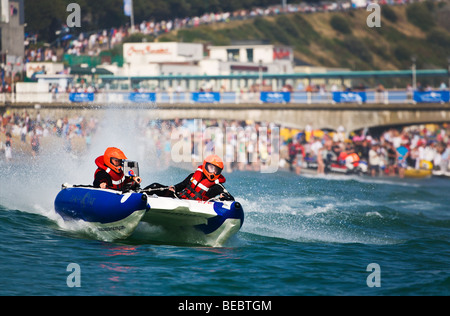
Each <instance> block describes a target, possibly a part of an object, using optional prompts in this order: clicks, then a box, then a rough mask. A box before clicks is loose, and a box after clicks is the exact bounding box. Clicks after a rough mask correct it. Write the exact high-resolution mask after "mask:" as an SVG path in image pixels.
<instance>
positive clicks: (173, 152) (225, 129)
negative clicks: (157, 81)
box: [0, 111, 450, 177]
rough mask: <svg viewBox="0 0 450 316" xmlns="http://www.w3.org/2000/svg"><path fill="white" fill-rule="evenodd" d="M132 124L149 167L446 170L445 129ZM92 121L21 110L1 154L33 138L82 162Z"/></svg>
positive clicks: (385, 172) (5, 127)
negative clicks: (353, 163)
mask: <svg viewBox="0 0 450 316" xmlns="http://www.w3.org/2000/svg"><path fill="white" fill-rule="evenodd" d="M136 120H137V121H136V122H135V123H133V124H132V125H133V126H134V128H135V133H136V135H135V138H133V139H134V141H136V147H137V148H139V155H138V156H139V157H137V158H138V159H139V160H141V161H142V162H143V163H149V164H150V165H152V166H156V167H157V168H163V167H168V166H169V165H172V164H177V163H180V162H181V163H190V164H192V166H193V167H195V166H196V165H197V164H199V163H200V162H201V161H202V157H205V155H208V154H210V153H216V154H219V155H221V156H222V157H223V160H224V162H225V172H232V171H234V170H241V171H242V170H248V171H263V170H268V169H267V168H270V170H272V171H276V170H278V169H284V170H291V171H295V172H296V173H298V174H301V173H303V172H307V173H318V174H322V173H326V172H327V171H328V172H331V171H332V170H331V169H330V168H327V167H329V166H327V164H329V163H335V164H338V165H339V164H341V165H342V167H344V166H345V165H346V162H345V157H347V156H349V155H351V154H353V153H354V154H356V155H357V156H358V158H357V160H358V161H359V163H362V164H366V165H367V166H368V168H367V170H363V171H364V173H366V174H368V175H371V176H400V177H403V176H404V171H405V170H406V169H409V168H410V169H423V168H425V169H431V168H432V169H434V170H441V171H443V172H448V171H450V168H449V161H450V157H449V156H450V124H440V125H437V124H428V125H415V126H409V127H404V128H402V129H397V128H390V129H388V130H385V131H383V132H381V133H380V132H378V133H377V134H375V133H370V132H369V130H368V129H364V130H361V131H358V132H351V133H347V132H346V131H345V128H344V127H343V126H340V127H339V128H338V129H337V131H329V130H317V129H314V128H313V127H312V126H311V125H307V126H305V129H303V130H300V129H293V128H287V127H282V126H278V125H276V124H273V123H268V122H254V121H251V120H242V121H238V120H186V119H183V120H180V119H176V120H155V119H154V118H150V117H145V116H139V117H138V118H137V119H136ZM100 123H101V122H99V121H98V119H96V118H94V117H92V118H86V117H82V116H74V117H62V118H57V119H54V118H50V117H48V118H45V119H43V118H41V115H40V113H39V112H37V114H36V115H35V116H34V117H31V116H30V115H29V113H28V112H27V111H24V112H22V113H18V112H13V113H10V112H6V113H5V114H4V115H3V117H2V120H1V125H0V136H1V138H0V140H1V143H2V147H0V148H2V149H3V151H4V147H5V139H6V136H7V135H12V149H13V150H12V152H13V157H14V151H15V150H14V148H15V147H16V146H15V145H17V144H14V142H22V143H23V144H27V146H29V147H30V148H31V149H32V151H31V153H32V154H33V156H34V155H36V154H38V151H39V148H37V150H35V149H33V148H32V147H33V144H32V142H33V140H32V139H33V136H36V137H37V139H38V142H39V140H40V139H42V138H46V137H58V138H60V139H62V140H63V141H62V142H61V144H62V145H61V146H63V149H64V150H66V151H67V152H71V153H73V154H75V155H79V156H82V155H83V153H84V152H85V150H86V149H87V148H88V147H89V145H90V144H91V143H92V137H93V136H94V134H95V132H96V131H97V129H98V126H99V125H101V124H100ZM130 132H131V131H130ZM75 144H78V145H75ZM79 144H82V146H80V145H79ZM9 146H10V147H11V141H10V143H9ZM34 146H35V145H34ZM38 147H39V145H38ZM9 154H10V153H9ZM3 156H4V155H2V158H3ZM9 160H11V156H9Z"/></svg>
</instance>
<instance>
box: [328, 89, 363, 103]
mask: <svg viewBox="0 0 450 316" xmlns="http://www.w3.org/2000/svg"><path fill="white" fill-rule="evenodd" d="M333 101H334V102H336V103H341V102H347V103H364V102H366V101H367V94H366V93H365V92H362V91H361V92H351V91H345V92H333Z"/></svg>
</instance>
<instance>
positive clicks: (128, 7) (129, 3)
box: [123, 0, 133, 16]
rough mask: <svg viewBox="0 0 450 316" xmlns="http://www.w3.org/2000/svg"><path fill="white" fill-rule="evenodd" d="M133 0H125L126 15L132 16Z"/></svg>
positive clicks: (124, 10) (124, 11) (124, 9)
mask: <svg viewBox="0 0 450 316" xmlns="http://www.w3.org/2000/svg"><path fill="white" fill-rule="evenodd" d="M132 6H133V0H123V14H125V15H126V16H131V11H132V10H133V7H132Z"/></svg>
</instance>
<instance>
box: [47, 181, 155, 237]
mask: <svg viewBox="0 0 450 316" xmlns="http://www.w3.org/2000/svg"><path fill="white" fill-rule="evenodd" d="M147 209H148V206H147V195H145V194H142V193H134V192H133V193H126V194H121V193H120V192H117V191H112V190H102V189H95V188H90V187H68V188H63V189H62V190H61V191H60V192H59V193H58V195H57V196H56V199H55V211H56V213H58V214H59V215H61V217H62V218H63V219H64V220H65V221H77V220H81V221H84V222H85V223H86V224H87V225H88V227H89V230H90V231H92V232H93V233H94V234H95V235H96V236H97V237H98V238H99V239H102V240H114V239H122V238H126V237H128V236H129V235H131V233H132V232H133V231H134V229H135V228H136V226H137V225H138V224H139V222H140V220H141V219H142V217H143V216H144V214H145V212H146V211H147Z"/></svg>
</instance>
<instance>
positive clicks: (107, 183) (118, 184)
mask: <svg viewBox="0 0 450 316" xmlns="http://www.w3.org/2000/svg"><path fill="white" fill-rule="evenodd" d="M125 159H127V157H126V156H125V154H124V153H123V152H122V151H121V150H120V149H119V148H116V147H108V148H107V149H106V151H105V153H104V154H103V155H102V156H99V157H97V159H95V164H96V165H97V170H96V171H95V174H94V183H93V185H94V187H95V188H101V189H113V190H120V191H123V190H124V189H125V188H130V189H137V188H138V187H139V183H141V178H140V177H129V176H125V174H124V172H123V160H125Z"/></svg>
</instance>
